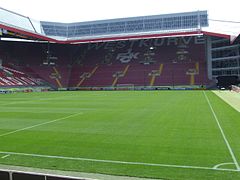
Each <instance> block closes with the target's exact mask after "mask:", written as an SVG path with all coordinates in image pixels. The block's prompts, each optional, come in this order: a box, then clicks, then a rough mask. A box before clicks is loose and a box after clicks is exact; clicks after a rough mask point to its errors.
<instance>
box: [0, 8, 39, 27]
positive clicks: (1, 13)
mask: <svg viewBox="0 0 240 180" xmlns="http://www.w3.org/2000/svg"><path fill="white" fill-rule="evenodd" d="M0 23H1V24H5V25H8V26H14V27H18V28H21V29H26V30H28V31H33V32H36V30H35V28H34V26H33V23H32V22H31V20H30V19H29V18H28V17H26V16H22V15H19V14H17V13H14V12H11V11H8V10H6V9H3V8H0ZM34 23H35V22H34Z"/></svg>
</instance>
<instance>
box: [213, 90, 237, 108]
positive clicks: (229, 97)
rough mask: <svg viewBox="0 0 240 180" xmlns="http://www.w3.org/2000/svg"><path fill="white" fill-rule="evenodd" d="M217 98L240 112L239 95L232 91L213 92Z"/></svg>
mask: <svg viewBox="0 0 240 180" xmlns="http://www.w3.org/2000/svg"><path fill="white" fill-rule="evenodd" d="M213 92H214V93H215V94H216V95H217V96H218V97H220V98H221V99H222V100H224V101H225V102H226V103H228V104H229V105H230V106H232V107H233V108H234V109H236V110H237V111H238V112H240V93H237V92H234V91H227V90H226V91H217V90H215V91H213Z"/></svg>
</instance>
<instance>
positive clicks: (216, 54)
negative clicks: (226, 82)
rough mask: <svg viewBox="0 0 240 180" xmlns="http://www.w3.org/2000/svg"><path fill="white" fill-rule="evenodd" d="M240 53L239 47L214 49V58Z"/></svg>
mask: <svg viewBox="0 0 240 180" xmlns="http://www.w3.org/2000/svg"><path fill="white" fill-rule="evenodd" d="M237 55H239V50H238V49H222V50H218V51H212V58H222V57H232V56H237Z"/></svg>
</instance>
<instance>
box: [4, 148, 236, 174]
mask: <svg viewBox="0 0 240 180" xmlns="http://www.w3.org/2000/svg"><path fill="white" fill-rule="evenodd" d="M0 154H7V155H15V156H27V157H37V158H51V159H63V160H75V161H89V162H101V163H111V164H126V165H142V166H155V167H169V168H182V169H200V170H214V171H230V172H240V170H238V169H223V168H211V167H201V166H187V165H174V164H158V163H144V162H130V161H118V160H103V159H90V158H81V157H66V156H53V155H42V154H29V153H17V152H5V151H0Z"/></svg>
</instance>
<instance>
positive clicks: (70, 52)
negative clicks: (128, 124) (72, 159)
mask: <svg viewBox="0 0 240 180" xmlns="http://www.w3.org/2000/svg"><path fill="white" fill-rule="evenodd" d="M239 25H240V24H239V23H238V22H229V21H220V20H211V19H209V18H208V12H207V11H194V12H183V13H174V14H164V15H152V16H141V17H130V18H119V19H108V20H99V21H89V22H74V23H61V22H46V21H36V20H33V19H31V18H29V17H26V16H23V15H20V14H18V13H15V12H12V11H9V10H6V9H4V8H0V90H1V92H3V93H7V92H10V91H48V90H171V89H180V90H182V89H188V90H192V89H211V88H216V87H224V88H229V86H230V85H237V84H239V79H240V37H239ZM204 97H205V98H206V99H207V102H208V105H209V106H211V104H210V103H209V100H208V98H207V96H206V94H205V93H204ZM86 109H87V108H86ZM211 110H212V112H213V109H212V108H211ZM213 114H214V112H213ZM77 115H79V113H78V114H77ZM73 116H76V115H75V114H74V115H68V116H66V118H69V117H73ZM214 117H215V115H214ZM215 118H216V117H215ZM62 119H64V118H58V119H55V120H53V121H50V122H55V121H59V120H62ZM216 120H217V119H216ZM43 124H44V123H40V124H38V125H36V126H39V125H43ZM45 124H48V123H45ZM36 126H35V125H34V126H29V127H30V128H32V127H36ZM29 127H28V128H29ZM28 128H25V129H28ZM22 130H24V128H22V129H20V131H22ZM18 131H19V130H16V131H13V132H14V133H15V132H18ZM221 133H222V131H221ZM6 134H8V133H5V134H3V135H0V137H2V136H5V135H6ZM222 134H223V133H222ZM223 135H224V134H223ZM224 140H225V141H226V138H224ZM0 153H1V152H0ZM2 153H3V154H4V155H5V154H7V155H6V157H7V156H8V155H10V154H11V152H10V153H5V152H2ZM12 155H19V154H17V153H15V154H14V153H12ZM22 155H24V156H29V154H22ZM231 155H232V154H231ZM32 156H34V157H38V156H39V155H32ZM232 156H233V157H234V155H232ZM49 157H50V156H49ZM54 157H55V156H52V157H51V158H54ZM2 158H5V156H3V157H2ZM61 158H62V157H61ZM61 158H60V159H61ZM62 159H64V158H62ZM84 160H86V159H84ZM87 160H88V159H87ZM233 160H236V159H235V158H233ZM93 161H94V160H93ZM95 161H97V160H95ZM99 161H100V160H99ZM106 162H108V161H106ZM109 162H110V163H120V164H126V162H125V161H123V162H120V161H111V160H109ZM234 163H235V164H236V166H237V170H235V169H233V170H232V169H230V170H229V169H227V170H226V169H220V170H221V171H225V170H226V171H228V170H229V171H233V172H234V173H235V171H237V172H236V173H239V167H238V163H237V162H236V161H235V162H234ZM20 164H21V163H20ZM130 164H131V163H130ZM134 164H137V163H134V162H133V163H132V164H131V165H134ZM140 165H145V164H144V163H142V164H141V163H140ZM148 165H149V164H148ZM150 165H151V166H163V167H164V166H166V167H168V166H170V167H178V166H176V165H164V164H163V165H161V164H157V165H156V164H154V163H153V164H150ZM179 167H180V168H190V169H191V168H192V169H201V170H209V169H210V170H212V169H213V170H215V169H217V168H215V169H214V168H208V167H198V166H189V167H188V166H179ZM110 169H111V168H110ZM217 170H218V169H217ZM100 173H101V171H100ZM109 174H111V172H110V173H109ZM113 174H114V173H113ZM116 174H117V173H116ZM120 175H124V174H121V173H120ZM130 175H131V173H130ZM133 175H135V174H133ZM36 176H37V178H36ZM142 176H144V175H142ZM0 177H1V178H0V179H1V180H2V179H4V180H5V179H6V180H9V178H10V179H11V180H12V179H13V180H15V179H21V178H25V179H28V178H29V177H30V178H36V179H45V180H46V179H48V180H50V179H71V178H69V177H63V176H61V177H53V176H52V175H46V174H41V173H38V174H36V173H35V174H34V175H27V173H26V172H22V171H14V172H12V171H10V170H9V171H6V172H2V170H0ZM151 177H154V176H151ZM219 177H220V176H219Z"/></svg>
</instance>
